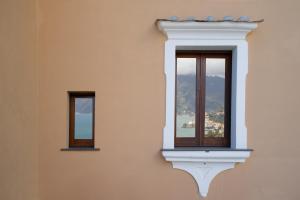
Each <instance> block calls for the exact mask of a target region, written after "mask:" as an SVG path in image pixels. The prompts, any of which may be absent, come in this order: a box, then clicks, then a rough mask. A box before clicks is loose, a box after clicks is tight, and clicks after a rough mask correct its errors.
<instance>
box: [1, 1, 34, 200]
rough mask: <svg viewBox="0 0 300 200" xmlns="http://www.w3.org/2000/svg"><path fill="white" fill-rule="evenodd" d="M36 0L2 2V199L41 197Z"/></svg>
mask: <svg viewBox="0 0 300 200" xmlns="http://www.w3.org/2000/svg"><path fill="white" fill-rule="evenodd" d="M36 33H37V31H36V2H35V0H26V1H25V0H1V1H0V159H1V160H0V199H1V200H37V199H38V124H37V119H38V118H37V116H38V110H37V109H38V106H37V105H38V84H37V83H38V82H37V81H38V79H37V65H36V39H37V37H36V36H37V35H36Z"/></svg>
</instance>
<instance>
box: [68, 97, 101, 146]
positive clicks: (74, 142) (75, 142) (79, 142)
mask: <svg viewBox="0 0 300 200" xmlns="http://www.w3.org/2000/svg"><path fill="white" fill-rule="evenodd" d="M68 93H69V148H94V146H95V92H90V91H88V92H82V91H81V92H73V91H72V92H68ZM75 98H92V99H93V125H92V126H93V129H92V130H93V133H92V139H75V133H74V131H75Z"/></svg>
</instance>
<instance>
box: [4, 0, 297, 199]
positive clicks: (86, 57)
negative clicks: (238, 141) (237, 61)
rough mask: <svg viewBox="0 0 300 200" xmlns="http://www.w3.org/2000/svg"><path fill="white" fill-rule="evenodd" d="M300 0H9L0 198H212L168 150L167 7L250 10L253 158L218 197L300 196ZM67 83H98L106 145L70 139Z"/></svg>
mask: <svg viewBox="0 0 300 200" xmlns="http://www.w3.org/2000/svg"><path fill="white" fill-rule="evenodd" d="M299 8H300V3H299V2H298V1H295V0H287V1H268V0H263V1H261V0H210V1H208V0H197V1H196V0H188V1H170V0H164V1H157V0H154V1H134V0H127V1H116V0H110V1H108V0H101V1H95V0H86V1H80V0H60V1H57V0H23V1H21V0H2V1H1V2H0V11H1V12H0V15H1V17H0V36H1V37H0V44H1V45H0V77H1V78H0V87H1V95H0V109H1V110H0V113H1V114H0V128H1V129H0V133H1V136H2V137H1V140H0V143H1V147H0V155H1V158H2V159H1V162H0V163H1V164H0V170H1V171H0V175H1V176H0V177H1V178H0V199H3V200H52V199H56V200H71V199H72V200H82V199H87V200H96V199H107V200H119V199H126V200H139V199H144V200H152V199H155V200H163V199H164V200H165V199H172V200H179V199H191V200H192V199H195V200H196V199H202V198H203V197H200V196H199V192H198V187H197V184H196V183H195V181H194V179H193V178H191V176H190V175H189V174H188V173H186V172H184V171H181V170H175V169H172V164H171V163H170V162H166V161H165V158H164V157H163V156H162V152H161V149H162V148H163V128H164V126H165V117H166V112H165V110H166V105H165V104H166V103H165V100H166V79H165V74H164V59H165V49H164V48H165V41H166V37H165V36H164V35H163V34H162V33H161V32H160V31H159V30H158V28H157V26H156V24H155V21H156V19H158V18H169V17H170V16H174V15H176V16H179V17H182V18H186V17H188V16H191V15H192V16H195V17H197V18H204V17H205V16H215V18H222V17H223V16H227V15H232V16H234V17H238V16H242V15H248V16H250V17H251V19H254V20H255V19H264V20H265V21H264V22H263V23H261V24H259V26H258V28H257V29H256V30H255V31H254V32H253V33H250V34H249V35H248V37H247V41H248V65H249V68H248V74H247V80H246V90H245V92H246V101H245V105H246V114H245V116H246V126H247V130H248V136H247V139H248V142H247V146H248V148H251V149H253V150H254V151H253V152H252V153H251V156H250V157H249V158H248V159H247V161H246V162H245V163H242V164H238V165H236V166H235V168H234V169H233V170H226V171H224V172H222V173H220V174H219V175H217V176H216V177H215V178H214V179H213V181H212V182H211V184H210V187H209V193H208V195H207V197H206V199H208V200H215V199H224V200H229V199H230V200H231V199H243V200H254V199H255V200H256V199H264V200H266V199H272V200H277V199H278V200H279V199H287V200H297V199H299V198H300V192H299V189H298V180H299V179H300V175H299V173H298V169H299V168H300V150H299V144H298V143H299V142H298V140H300V133H299V128H298V124H299V122H298V121H299V119H300V118H299V115H298V113H300V101H299V98H300V95H299V92H298V86H299V85H300V79H299V74H300V68H299V67H298V65H300V57H299V56H298V48H299V47H300V39H299V35H300V28H299V26H297V24H298V19H299V17H300V15H299V12H298V10H299ZM68 91H94V92H95V130H94V133H95V147H97V148H100V150H99V151H61V149H63V148H66V147H68V131H69V128H68V127H69V110H68V109H69V100H68V98H69V96H68Z"/></svg>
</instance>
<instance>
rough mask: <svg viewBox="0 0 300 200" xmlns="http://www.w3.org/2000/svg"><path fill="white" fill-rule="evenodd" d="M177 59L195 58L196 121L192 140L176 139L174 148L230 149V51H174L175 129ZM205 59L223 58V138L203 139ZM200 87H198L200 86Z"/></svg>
mask: <svg viewBox="0 0 300 200" xmlns="http://www.w3.org/2000/svg"><path fill="white" fill-rule="evenodd" d="M177 58H196V119H195V120H196V121H195V124H196V125H195V132H196V135H195V137H193V138H187V137H186V138H183V137H180V138H179V137H176V128H175V129H174V130H175V133H174V140H175V147H230V138H231V134H230V131H231V130H230V129H231V80H232V52H231V51H176V61H175V62H176V83H175V88H176V89H175V96H176V98H175V117H174V119H175V127H176V113H177V111H176V104H177ZM206 58H225V59H226V61H225V103H224V137H222V138H216V137H214V138H209V137H208V138H205V137H204V129H205V127H204V125H205V88H206V87H205V84H206V83H205V76H206V73H205V69H206V63H205V60H206ZM199 85H200V86H201V87H200V86H199Z"/></svg>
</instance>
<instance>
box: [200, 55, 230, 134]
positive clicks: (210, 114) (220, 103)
mask: <svg viewBox="0 0 300 200" xmlns="http://www.w3.org/2000/svg"><path fill="white" fill-rule="evenodd" d="M205 93H206V94H205V134H204V135H205V137H224V105H225V58H206V86H205Z"/></svg>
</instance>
